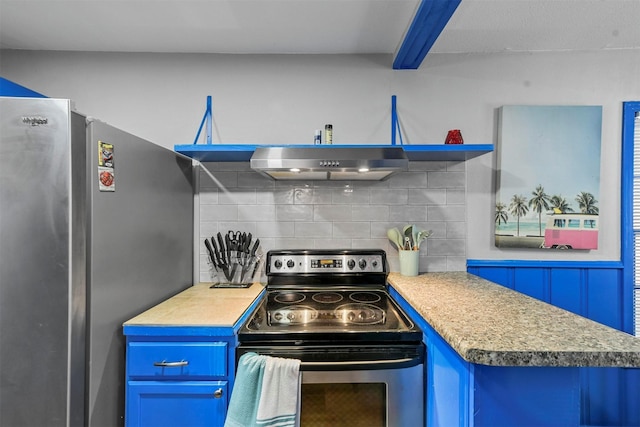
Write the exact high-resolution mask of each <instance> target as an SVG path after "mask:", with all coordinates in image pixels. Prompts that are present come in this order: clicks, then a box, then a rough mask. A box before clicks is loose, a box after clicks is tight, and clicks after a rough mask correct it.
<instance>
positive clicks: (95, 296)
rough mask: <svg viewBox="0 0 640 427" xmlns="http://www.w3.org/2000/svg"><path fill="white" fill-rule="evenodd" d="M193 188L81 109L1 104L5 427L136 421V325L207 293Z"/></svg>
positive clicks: (182, 163) (169, 160) (1, 422)
mask: <svg viewBox="0 0 640 427" xmlns="http://www.w3.org/2000/svg"><path fill="white" fill-rule="evenodd" d="M123 108H125V107H124V106H123ZM193 182H194V176H193V168H192V165H191V160H190V159H188V158H186V157H183V156H181V155H179V154H177V153H174V152H173V151H171V150H168V149H165V148H163V147H160V146H159V145H156V144H153V143H151V142H148V141H145V140H143V139H140V138H138V137H135V136H133V135H131V134H129V133H126V132H124V131H122V130H118V129H116V128H114V127H112V126H109V125H108V124H105V123H103V122H100V121H98V120H95V119H91V118H87V117H85V116H83V115H81V114H78V113H76V112H74V111H73V109H72V107H71V104H70V101H69V100H61V99H47V98H42V99H39V98H0V392H1V393H0V426H2V427H16V426H28V427H39V426H43V427H44V426H46V427H49V426H67V425H70V426H81V425H90V426H109V427H113V426H118V425H122V424H123V423H124V421H123V420H124V378H125V377H124V375H125V374H124V357H125V344H124V337H123V335H122V323H123V322H124V321H126V320H127V319H129V318H131V317H133V316H135V315H136V314H138V313H140V312H142V311H143V310H145V309H147V308H149V307H151V306H153V305H155V304H157V303H158V302H160V301H162V300H163V299H166V298H167V297H169V296H171V295H174V294H176V293H178V292H179V291H181V290H183V289H185V288H187V287H188V286H190V285H191V284H192V283H193Z"/></svg>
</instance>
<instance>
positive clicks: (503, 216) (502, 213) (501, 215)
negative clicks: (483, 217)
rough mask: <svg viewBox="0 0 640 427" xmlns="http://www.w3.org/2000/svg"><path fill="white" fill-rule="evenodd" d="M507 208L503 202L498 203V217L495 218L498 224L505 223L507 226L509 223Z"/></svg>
mask: <svg viewBox="0 0 640 427" xmlns="http://www.w3.org/2000/svg"><path fill="white" fill-rule="evenodd" d="M506 208H507V206H505V204H504V203H502V202H497V203H496V216H495V221H496V224H498V225H500V224H502V223H503V222H504V223H505V224H506V223H507V221H508V220H509V215H508V214H507V211H506Z"/></svg>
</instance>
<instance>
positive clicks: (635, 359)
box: [388, 272, 640, 367]
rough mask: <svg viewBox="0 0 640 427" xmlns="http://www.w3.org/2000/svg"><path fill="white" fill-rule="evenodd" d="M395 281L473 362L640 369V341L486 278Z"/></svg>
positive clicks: (452, 275) (394, 276) (395, 277)
mask: <svg viewBox="0 0 640 427" xmlns="http://www.w3.org/2000/svg"><path fill="white" fill-rule="evenodd" d="M388 281H389V283H390V285H391V286H392V287H393V288H394V289H395V290H396V291H397V292H398V294H399V295H400V296H401V297H402V298H404V299H405V300H406V301H407V302H408V303H409V304H410V305H411V306H412V307H413V308H414V309H415V310H416V312H417V313H418V314H419V315H420V316H421V317H422V318H423V319H424V320H425V321H426V322H427V323H428V324H429V325H430V326H431V327H432V328H433V329H434V330H435V331H436V332H437V333H438V334H439V335H440V336H441V337H442V338H443V339H444V340H445V341H446V342H447V344H449V345H450V346H451V347H452V348H453V349H454V350H455V351H456V352H457V353H458V354H459V355H460V356H461V357H462V358H463V359H464V360H466V361H467V362H471V363H476V364H483V365H490V366H567V367H568V366H600V367H640V339H638V338H636V337H633V336H631V335H629V334H626V333H624V332H621V331H618V330H616V329H613V328H610V327H608V326H605V325H603V324H600V323H597V322H594V321H592V320H589V319H586V318H584V317H582V316H578V315H576V314H573V313H571V312H568V311H566V310H563V309H561V308H558V307H555V306H553V305H550V304H547V303H545V302H542V301H539V300H537V299H535V298H531V297H529V296H526V295H524V294H522V293H519V292H516V291H513V290H511V289H508V288H505V287H503V286H500V285H498V284H495V283H493V282H490V281H488V280H485V279H482V278H480V277H478V276H475V275H472V274H469V273H466V272H447V273H427V274H422V275H419V276H417V277H406V276H402V275H400V274H398V273H391V274H390V275H389V278H388Z"/></svg>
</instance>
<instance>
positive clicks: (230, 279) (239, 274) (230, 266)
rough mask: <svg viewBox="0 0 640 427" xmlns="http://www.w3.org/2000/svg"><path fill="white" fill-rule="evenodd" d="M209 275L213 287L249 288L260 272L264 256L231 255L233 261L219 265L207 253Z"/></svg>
mask: <svg viewBox="0 0 640 427" xmlns="http://www.w3.org/2000/svg"><path fill="white" fill-rule="evenodd" d="M207 263H208V264H209V275H210V276H211V281H212V282H213V284H212V285H211V287H212V288H248V287H249V286H251V285H252V284H253V280H254V277H255V276H256V275H257V274H258V273H259V272H260V269H261V264H262V257H261V256H259V255H256V256H253V257H249V256H247V257H242V256H236V257H235V258H234V257H233V256H232V257H231V262H229V263H225V264H224V265H222V266H221V265H219V264H216V263H214V262H213V261H212V260H211V257H210V256H209V255H207Z"/></svg>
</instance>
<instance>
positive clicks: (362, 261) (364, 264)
mask: <svg viewBox="0 0 640 427" xmlns="http://www.w3.org/2000/svg"><path fill="white" fill-rule="evenodd" d="M366 266H367V261H366V260H365V259H361V260H360V261H358V267H360V270H364V269H365V267H366Z"/></svg>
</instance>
